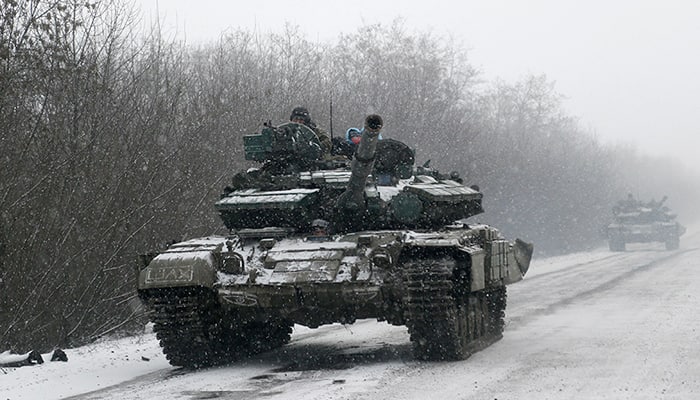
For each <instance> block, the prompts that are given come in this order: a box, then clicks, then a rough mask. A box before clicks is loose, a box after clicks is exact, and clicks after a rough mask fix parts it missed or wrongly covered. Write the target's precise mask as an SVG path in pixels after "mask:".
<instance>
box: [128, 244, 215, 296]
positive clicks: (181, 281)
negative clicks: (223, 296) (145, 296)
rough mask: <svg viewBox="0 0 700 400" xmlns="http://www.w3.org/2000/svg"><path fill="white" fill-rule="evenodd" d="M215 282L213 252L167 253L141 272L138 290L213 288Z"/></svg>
mask: <svg viewBox="0 0 700 400" xmlns="http://www.w3.org/2000/svg"><path fill="white" fill-rule="evenodd" d="M215 281H216V269H215V268H214V255H213V254H212V252H210V251H193V252H183V253H167V252H166V253H162V254H159V255H158V256H156V257H155V258H154V259H153V260H152V261H151V262H150V263H149V264H148V267H146V268H145V269H143V270H142V271H141V272H139V283H138V288H139V290H144V289H153V288H165V287H183V286H204V287H213V286H214V282H215Z"/></svg>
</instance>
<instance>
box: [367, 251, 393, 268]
mask: <svg viewBox="0 0 700 400" xmlns="http://www.w3.org/2000/svg"><path fill="white" fill-rule="evenodd" d="M370 259H371V260H372V264H374V265H376V266H377V267H379V268H389V267H391V264H392V261H391V254H389V252H388V251H386V249H376V250H375V251H374V252H373V253H372V256H371V257H370Z"/></svg>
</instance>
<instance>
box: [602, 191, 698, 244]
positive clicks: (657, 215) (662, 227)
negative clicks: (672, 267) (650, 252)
mask: <svg viewBox="0 0 700 400" xmlns="http://www.w3.org/2000/svg"><path fill="white" fill-rule="evenodd" d="M665 201H666V196H664V198H663V199H662V200H661V201H659V202H657V201H654V200H652V201H650V202H648V203H644V202H641V201H638V200H636V199H635V198H634V197H633V196H632V195H631V194H630V195H628V197H627V199H626V200H622V201H619V202H618V203H617V204H616V205H615V207H613V217H614V221H613V222H612V223H611V224H610V225H608V226H607V236H608V243H609V245H610V250H611V251H625V246H626V244H627V243H648V242H662V243H665V245H666V249H667V250H675V249H677V248H678V246H679V244H680V237H681V235H683V233H685V227H683V226H682V225H681V224H679V223H678V222H676V215H675V214H673V213H671V212H670V210H669V208H668V207H666V206H664V202H665Z"/></svg>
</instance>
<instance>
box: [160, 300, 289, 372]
mask: <svg viewBox="0 0 700 400" xmlns="http://www.w3.org/2000/svg"><path fill="white" fill-rule="evenodd" d="M148 302H149V305H150V307H151V309H152V310H153V312H152V314H151V321H152V322H153V323H154V328H153V329H154V331H155V332H156V337H157V338H158V340H159V341H160V345H161V347H162V348H163V353H165V355H166V358H167V359H168V360H169V361H170V364H172V365H174V366H181V367H188V368H202V367H207V366H212V365H219V364H224V363H227V362H231V361H235V360H237V359H240V358H241V357H244V356H247V355H251V354H256V353H260V352H263V351H267V350H270V349H272V348H275V347H279V346H282V345H284V344H285V343H288V342H289V340H290V337H291V336H290V335H291V332H292V324H291V323H288V322H257V321H255V322H248V323H243V321H231V322H240V323H238V324H236V325H235V326H234V324H233V323H230V324H226V323H225V321H226V320H227V319H225V318H223V314H222V312H221V308H220V307H219V304H218V303H217V301H216V294H215V293H214V292H213V291H211V290H207V289H203V288H180V289H163V290H158V291H155V292H152V293H151V294H150V296H149V297H148Z"/></svg>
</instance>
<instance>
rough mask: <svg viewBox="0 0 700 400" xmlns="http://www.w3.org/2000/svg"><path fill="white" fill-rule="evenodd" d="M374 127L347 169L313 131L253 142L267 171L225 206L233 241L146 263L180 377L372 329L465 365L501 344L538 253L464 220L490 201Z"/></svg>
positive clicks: (271, 130) (242, 179) (195, 244)
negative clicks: (395, 329)
mask: <svg viewBox="0 0 700 400" xmlns="http://www.w3.org/2000/svg"><path fill="white" fill-rule="evenodd" d="M383 125H384V123H383V120H382V118H381V117H380V116H379V115H370V116H368V117H367V118H366V119H365V124H364V128H363V133H362V138H361V140H359V142H358V144H357V149H356V150H355V152H354V154H353V155H352V160H348V159H338V160H336V159H326V158H325V157H324V156H323V154H324V151H323V148H322V145H321V142H320V140H319V137H318V136H317V135H316V134H315V133H314V132H313V131H312V130H311V129H310V128H309V127H308V126H306V125H304V124H297V123H294V122H290V123H287V124H282V125H280V126H272V125H270V124H268V125H266V126H264V127H263V129H262V131H261V132H260V133H258V134H253V135H247V136H245V137H244V147H245V155H246V159H248V160H254V161H258V162H259V163H260V166H259V167H258V168H251V169H248V170H246V171H241V172H239V173H238V174H236V175H235V176H234V179H233V181H232V183H231V185H230V186H228V187H227V188H226V189H225V190H224V192H223V194H222V196H221V198H220V199H219V200H218V201H217V202H216V204H215V207H216V209H217V210H218V212H219V213H220V216H221V218H222V220H223V222H224V225H225V226H226V227H227V228H228V230H229V234H228V235H225V236H210V237H204V238H197V239H192V240H188V241H184V242H181V243H176V244H174V245H172V246H170V248H169V249H167V250H166V251H164V252H161V253H160V254H157V255H156V256H155V257H150V258H147V259H146V260H145V262H144V265H143V267H142V268H141V270H140V273H139V286H138V293H139V296H140V297H141V299H143V301H144V302H145V303H146V304H147V305H148V306H149V307H150V308H151V310H152V317H151V318H152V320H153V322H154V330H155V331H156V333H157V335H158V338H159V340H160V343H161V346H162V348H163V351H164V352H165V354H166V356H167V358H168V360H170V363H171V364H173V365H180V366H188V367H201V366H205V365H212V364H218V363H222V362H229V361H231V360H235V359H238V358H240V357H243V356H246V355H249V354H253V353H257V352H261V351H265V350H268V349H272V348H275V347H279V346H282V345H283V344H285V343H287V342H288V341H289V340H290V334H291V332H292V327H293V326H294V325H295V324H300V325H305V326H308V327H311V328H315V327H318V326H320V325H323V324H331V323H344V324H349V323H353V322H354V321H355V320H357V319H360V318H373V319H376V320H378V321H386V322H388V323H390V324H394V325H405V326H407V328H408V331H409V333H410V340H411V342H412V344H413V352H414V355H415V357H416V358H418V359H424V360H455V359H463V358H466V357H468V356H469V355H470V354H472V353H473V352H475V351H478V350H479V349H481V348H484V347H485V346H488V345H489V344H491V343H493V342H495V341H496V340H498V339H500V338H501V336H502V332H503V329H504V314H505V307H506V285H508V284H511V283H515V282H518V281H520V280H521V279H522V278H523V276H524V275H525V273H526V272H527V270H528V268H529V264H530V259H531V257H532V245H530V244H528V243H525V242H523V241H521V240H519V239H516V240H515V242H509V241H507V240H506V239H505V238H504V237H503V236H502V235H501V233H500V232H499V231H498V229H496V228H494V227H491V226H488V225H483V224H477V223H467V222H466V221H465V219H466V218H469V217H471V216H474V215H477V214H479V213H481V212H483V208H482V197H483V196H482V193H480V192H479V191H478V187H476V186H472V187H469V186H465V185H463V184H462V183H461V179H460V178H459V176H458V174H456V173H453V174H449V175H445V174H442V173H440V172H439V171H437V170H435V169H433V168H430V167H429V166H428V165H427V163H426V164H424V165H423V166H416V165H415V153H414V151H413V150H412V149H411V148H409V147H408V146H407V145H406V144H404V143H403V142H400V141H397V140H392V139H384V140H379V135H380V132H381V130H382V128H383Z"/></svg>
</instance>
